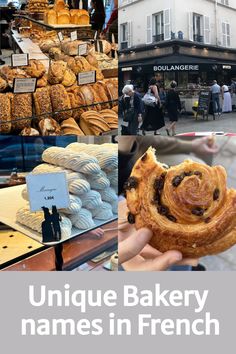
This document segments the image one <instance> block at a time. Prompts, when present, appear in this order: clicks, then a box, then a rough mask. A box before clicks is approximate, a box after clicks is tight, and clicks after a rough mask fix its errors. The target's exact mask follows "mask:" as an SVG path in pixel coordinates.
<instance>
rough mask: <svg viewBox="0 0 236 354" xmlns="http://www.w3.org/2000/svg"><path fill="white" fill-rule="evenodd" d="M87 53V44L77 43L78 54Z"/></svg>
mask: <svg viewBox="0 0 236 354" xmlns="http://www.w3.org/2000/svg"><path fill="white" fill-rule="evenodd" d="M87 54H88V44H87V43H83V44H79V45H78V55H87Z"/></svg>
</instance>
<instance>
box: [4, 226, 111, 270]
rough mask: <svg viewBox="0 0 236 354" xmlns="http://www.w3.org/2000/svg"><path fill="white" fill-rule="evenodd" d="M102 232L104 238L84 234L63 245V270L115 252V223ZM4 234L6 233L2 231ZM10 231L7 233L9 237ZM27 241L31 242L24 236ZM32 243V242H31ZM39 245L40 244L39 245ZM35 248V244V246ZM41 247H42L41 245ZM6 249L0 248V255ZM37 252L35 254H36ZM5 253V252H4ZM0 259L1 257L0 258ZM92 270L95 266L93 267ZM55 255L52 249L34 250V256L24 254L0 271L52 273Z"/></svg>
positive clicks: (104, 228)
mask: <svg viewBox="0 0 236 354" xmlns="http://www.w3.org/2000/svg"><path fill="white" fill-rule="evenodd" d="M101 228H102V229H103V230H104V236H103V237H102V238H97V236H96V233H95V231H92V232H85V233H84V234H83V235H81V236H78V237H76V238H74V239H72V240H69V241H67V242H65V243H64V248H63V252H62V256H63V261H64V266H63V270H72V269H75V268H78V267H79V266H80V265H82V264H84V263H85V262H88V261H90V260H91V259H93V258H94V257H96V256H98V255H99V254H101V253H102V252H104V251H108V250H115V248H116V246H117V221H113V222H111V223H108V224H106V225H104V226H102V227H101ZM4 233H5V234H6V231H4ZM9 233H10V234H12V231H10V230H9V232H7V234H6V237H9V236H10V235H8V234H9ZM0 237H1V234H0ZM25 237H26V239H28V241H30V242H32V240H31V239H30V238H29V237H27V236H25ZM33 242H34V241H33ZM39 245H40V244H39ZM35 247H37V243H36V245H35ZM41 247H42V245H41ZM3 251H6V249H3V248H1V253H0V255H1V254H3ZM36 251H37V253H36ZM5 253H6V252H5ZM0 258H1V256H0ZM94 268H96V266H95V265H94ZM54 270H55V253H54V248H53V247H49V248H46V249H40V248H39V249H38V250H37V248H36V249H35V250H34V254H32V253H31V254H30V255H29V254H26V255H25V258H24V259H21V260H19V261H16V262H14V264H11V265H8V266H5V267H2V271H54ZM99 270H100V269H99Z"/></svg>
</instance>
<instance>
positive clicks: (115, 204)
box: [110, 198, 118, 214]
mask: <svg viewBox="0 0 236 354" xmlns="http://www.w3.org/2000/svg"><path fill="white" fill-rule="evenodd" d="M110 204H111V207H112V212H113V214H118V198H117V200H114V201H113V202H111V203H110Z"/></svg>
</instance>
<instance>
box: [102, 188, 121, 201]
mask: <svg viewBox="0 0 236 354" xmlns="http://www.w3.org/2000/svg"><path fill="white" fill-rule="evenodd" d="M100 194H101V197H102V200H103V201H104V202H108V203H111V202H114V201H116V200H117V194H116V192H115V190H114V189H113V188H112V187H107V188H105V189H103V190H101V191H100Z"/></svg>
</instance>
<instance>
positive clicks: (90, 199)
mask: <svg viewBox="0 0 236 354" xmlns="http://www.w3.org/2000/svg"><path fill="white" fill-rule="evenodd" d="M80 199H81V201H82V206H83V207H84V208H86V209H96V208H100V207H101V206H102V199H101V195H100V193H98V192H97V191H94V190H90V191H89V192H88V193H85V194H83V195H81V197H80Z"/></svg>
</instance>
